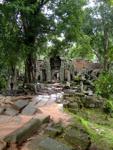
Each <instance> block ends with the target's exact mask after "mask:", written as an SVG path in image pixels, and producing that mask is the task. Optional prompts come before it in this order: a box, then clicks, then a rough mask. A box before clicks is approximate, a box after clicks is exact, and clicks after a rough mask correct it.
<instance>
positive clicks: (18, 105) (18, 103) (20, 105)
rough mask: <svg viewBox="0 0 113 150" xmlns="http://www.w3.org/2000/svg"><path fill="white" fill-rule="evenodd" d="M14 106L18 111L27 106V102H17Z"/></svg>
mask: <svg viewBox="0 0 113 150" xmlns="http://www.w3.org/2000/svg"><path fill="white" fill-rule="evenodd" d="M14 104H15V106H16V107H17V108H18V109H19V110H21V109H23V108H24V107H25V106H27V105H28V104H29V100H18V101H16V102H15V103H14Z"/></svg>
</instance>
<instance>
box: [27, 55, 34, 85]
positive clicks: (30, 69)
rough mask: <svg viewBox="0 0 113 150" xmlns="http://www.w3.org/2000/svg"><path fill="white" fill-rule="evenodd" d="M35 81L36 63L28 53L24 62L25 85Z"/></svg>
mask: <svg viewBox="0 0 113 150" xmlns="http://www.w3.org/2000/svg"><path fill="white" fill-rule="evenodd" d="M35 80H36V61H35V59H34V57H33V55H32V53H29V54H28V55H27V58H26V61H25V80H24V82H25V83H32V82H35Z"/></svg>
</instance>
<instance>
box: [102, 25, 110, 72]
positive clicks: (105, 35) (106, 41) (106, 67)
mask: <svg viewBox="0 0 113 150" xmlns="http://www.w3.org/2000/svg"><path fill="white" fill-rule="evenodd" d="M108 46H109V33H108V29H107V28H106V29H105V30H104V61H103V69H104V71H107V70H109V67H108V65H109V62H108Z"/></svg>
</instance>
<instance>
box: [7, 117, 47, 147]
mask: <svg viewBox="0 0 113 150" xmlns="http://www.w3.org/2000/svg"><path fill="white" fill-rule="evenodd" d="M46 117H47V118H48V116H46ZM46 117H45V118H44V120H46V119H47V118H46ZM44 120H42V118H41V119H40V118H37V119H36V118H35V119H31V120H30V121H29V122H27V123H26V124H25V125H24V126H23V127H21V128H19V129H17V130H16V131H14V132H12V133H11V134H9V135H7V136H6V137H5V138H4V141H5V142H7V143H18V144H21V143H22V142H24V141H25V140H27V139H28V138H29V137H31V136H32V135H33V134H34V133H35V132H36V131H37V130H38V129H39V128H40V126H41V125H42V124H43V122H44Z"/></svg>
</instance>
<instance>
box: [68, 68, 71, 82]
mask: <svg viewBox="0 0 113 150" xmlns="http://www.w3.org/2000/svg"><path fill="white" fill-rule="evenodd" d="M67 81H68V82H70V81H71V75H70V71H69V70H68V71H67Z"/></svg>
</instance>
